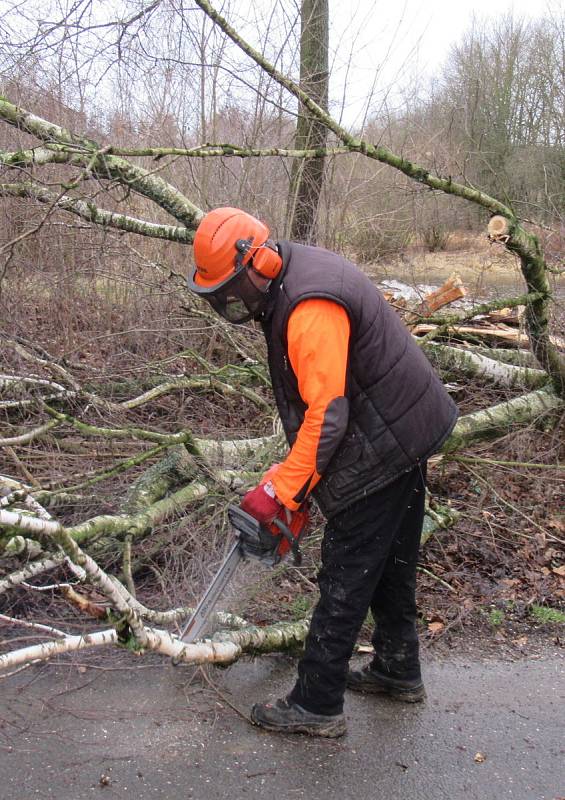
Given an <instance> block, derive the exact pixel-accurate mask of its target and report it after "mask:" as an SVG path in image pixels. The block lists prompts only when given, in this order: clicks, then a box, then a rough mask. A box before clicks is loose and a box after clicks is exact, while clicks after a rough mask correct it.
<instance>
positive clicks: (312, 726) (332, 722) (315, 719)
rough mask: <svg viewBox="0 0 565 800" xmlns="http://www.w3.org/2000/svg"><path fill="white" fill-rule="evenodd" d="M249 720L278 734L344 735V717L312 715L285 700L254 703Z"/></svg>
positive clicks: (310, 712) (331, 736)
mask: <svg viewBox="0 0 565 800" xmlns="http://www.w3.org/2000/svg"><path fill="white" fill-rule="evenodd" d="M251 720H252V722H253V723H254V724H255V725H259V726H261V728H266V729H267V730H268V731H278V732H279V733H307V734H309V735H310V736H328V737H330V738H336V737H338V736H343V734H344V733H345V717H344V716H343V714H335V715H333V716H331V717H328V716H325V715H324V714H314V713H313V712H312V711H307V710H306V709H305V708H302V706H299V705H298V704H297V703H292V702H291V701H289V700H288V699H287V698H284V699H282V700H277V701H275V702H274V703H255V705H254V706H253V708H252V709H251Z"/></svg>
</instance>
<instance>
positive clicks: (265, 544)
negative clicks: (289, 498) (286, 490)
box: [180, 505, 309, 644]
mask: <svg viewBox="0 0 565 800" xmlns="http://www.w3.org/2000/svg"><path fill="white" fill-rule="evenodd" d="M228 519H229V521H230V524H231V526H232V529H233V532H234V535H235V541H234V543H233V544H232V546H231V548H230V550H229V552H228V554H227V556H226V558H225V559H224V562H223V564H222V566H221V567H220V569H219V570H218V572H217V573H216V575H215V576H214V578H213V580H212V582H211V584H210V585H209V586H208V588H207V589H206V591H205V593H204V595H203V596H202V599H201V600H200V602H199V603H198V605H197V607H196V609H195V611H194V613H193V614H192V616H191V617H190V619H189V620H188V622H187V623H186V625H185V626H184V628H183V629H182V631H181V633H180V639H181V641H183V642H185V643H187V644H190V643H191V642H194V641H196V640H197V639H198V638H199V637H200V636H201V634H202V632H203V631H204V630H205V628H206V625H207V624H208V620H209V618H210V615H211V613H212V611H213V610H214V607H215V605H216V602H217V600H218V598H219V597H220V595H221V594H222V592H223V590H224V589H225V587H226V586H227V584H228V583H229V581H230V580H231V578H232V577H233V575H234V572H235V571H236V569H237V566H238V564H239V562H240V561H247V560H249V559H253V560H257V561H261V562H262V563H263V564H267V565H268V566H270V567H274V566H275V565H276V564H278V563H279V562H280V561H281V560H282V559H283V558H285V557H286V556H287V555H288V554H289V553H292V556H293V560H294V563H295V564H296V565H299V564H300V563H301V562H302V553H301V552H300V541H301V539H302V537H303V535H304V532H305V530H306V526H307V524H308V519H309V515H308V511H307V510H306V508H301V509H299V510H298V511H289V510H288V509H287V508H282V509H281V511H280V512H279V515H278V516H277V517H276V518H275V519H274V520H273V522H272V523H271V524H270V525H263V524H262V523H260V522H258V521H257V520H256V519H255V517H252V516H251V515H250V514H248V513H247V512H246V511H243V510H242V509H241V508H239V506H235V505H230V506H228Z"/></svg>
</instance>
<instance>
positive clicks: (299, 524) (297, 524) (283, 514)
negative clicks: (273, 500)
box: [269, 508, 310, 558]
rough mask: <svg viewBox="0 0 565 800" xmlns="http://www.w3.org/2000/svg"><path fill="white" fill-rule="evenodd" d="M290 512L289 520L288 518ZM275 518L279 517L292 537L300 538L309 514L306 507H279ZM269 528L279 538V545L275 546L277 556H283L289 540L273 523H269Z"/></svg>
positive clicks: (288, 546) (288, 548)
mask: <svg viewBox="0 0 565 800" xmlns="http://www.w3.org/2000/svg"><path fill="white" fill-rule="evenodd" d="M289 514H290V521H289V519H288V517H289ZM277 519H280V520H281V521H282V522H284V524H285V525H286V527H287V528H288V529H289V531H290V532H291V534H292V536H293V538H294V539H299V540H300V539H301V538H302V535H303V534H304V531H305V529H306V527H307V526H308V523H309V521H310V515H309V514H308V511H307V509H302V510H298V511H290V512H289V511H288V509H286V508H281V510H280V511H279V513H278V514H277ZM269 530H270V532H271V533H272V534H273V536H277V537H278V538H279V539H280V542H279V545H278V547H277V556H278V557H279V558H284V557H285V556H286V555H287V553H288V552H289V550H290V542H289V541H288V539H287V538H286V537H285V536H283V535H282V533H281V532H280V530H279V529H278V528H277V526H276V525H275V523H274V522H273V523H271V525H269Z"/></svg>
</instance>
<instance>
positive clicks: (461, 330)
mask: <svg viewBox="0 0 565 800" xmlns="http://www.w3.org/2000/svg"><path fill="white" fill-rule="evenodd" d="M439 327H440V326H439V325H432V324H428V323H426V322H421V323H420V324H419V325H416V326H414V327H413V328H412V333H413V334H414V335H415V336H420V335H423V334H426V333H430V332H431V331H435V330H437V328H439ZM449 333H450V334H459V335H460V336H462V337H463V338H466V337H476V338H485V339H494V340H495V341H501V342H508V343H511V344H515V345H516V346H517V347H528V345H529V339H528V336H527V335H526V334H525V333H522V332H521V331H517V330H515V329H512V328H508V327H506V326H504V325H489V326H488V327H486V326H479V325H477V326H474V325H450V326H449ZM550 341H551V343H552V345H554V347H557V348H559V349H565V339H563V338H561V337H559V336H551V337H550Z"/></svg>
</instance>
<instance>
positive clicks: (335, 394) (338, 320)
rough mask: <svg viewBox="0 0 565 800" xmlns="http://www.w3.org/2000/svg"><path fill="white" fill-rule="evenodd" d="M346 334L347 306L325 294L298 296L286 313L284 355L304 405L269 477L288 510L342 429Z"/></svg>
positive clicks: (315, 476)
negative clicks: (293, 436)
mask: <svg viewBox="0 0 565 800" xmlns="http://www.w3.org/2000/svg"><path fill="white" fill-rule="evenodd" d="M349 335H350V324H349V317H348V315H347V312H346V311H345V309H344V308H343V307H342V306H340V305H339V304H338V303H334V302H333V301H331V300H322V299H311V300H304V301H303V302H302V303H300V304H299V305H298V306H297V307H296V308H295V309H294V311H293V312H292V314H291V316H290V318H289V322H288V330H287V340H288V355H289V360H290V364H291V366H292V369H293V371H294V373H295V375H296V378H297V380H298V389H299V392H300V396H301V397H302V400H303V401H304V403H305V404H306V406H307V409H306V413H305V415H304V421H303V422H302V425H301V427H300V430H299V431H298V434H297V437H296V440H295V442H294V444H293V446H292V449H291V451H290V453H289V455H288V457H287V458H286V460H285V461H284V462H283V463H282V464H281V465H280V467H279V468H278V470H277V471H276V473H275V475H274V477H273V479H272V483H273V486H274V489H275V492H276V495H277V498H278V500H280V502H281V503H283V504H284V505H285V506H286V507H287V508H290V509H291V510H293V511H294V510H295V509H297V508H298V506H299V505H300V504H301V503H302V502H303V501H304V500H305V498H306V497H307V495H308V494H309V493H310V492H311V490H312V489H313V488H314V487H315V486H316V484H317V483H318V481H319V480H320V477H321V475H322V474H323V472H324V470H325V468H326V466H327V465H328V463H329V461H330V459H331V457H332V456H333V454H334V452H335V450H336V449H337V447H338V445H339V443H340V442H341V440H342V438H343V435H344V434H345V431H346V429H347V423H348V419H349V403H348V401H347V398H346V397H345V382H346V374H347V360H348V350H349Z"/></svg>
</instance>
